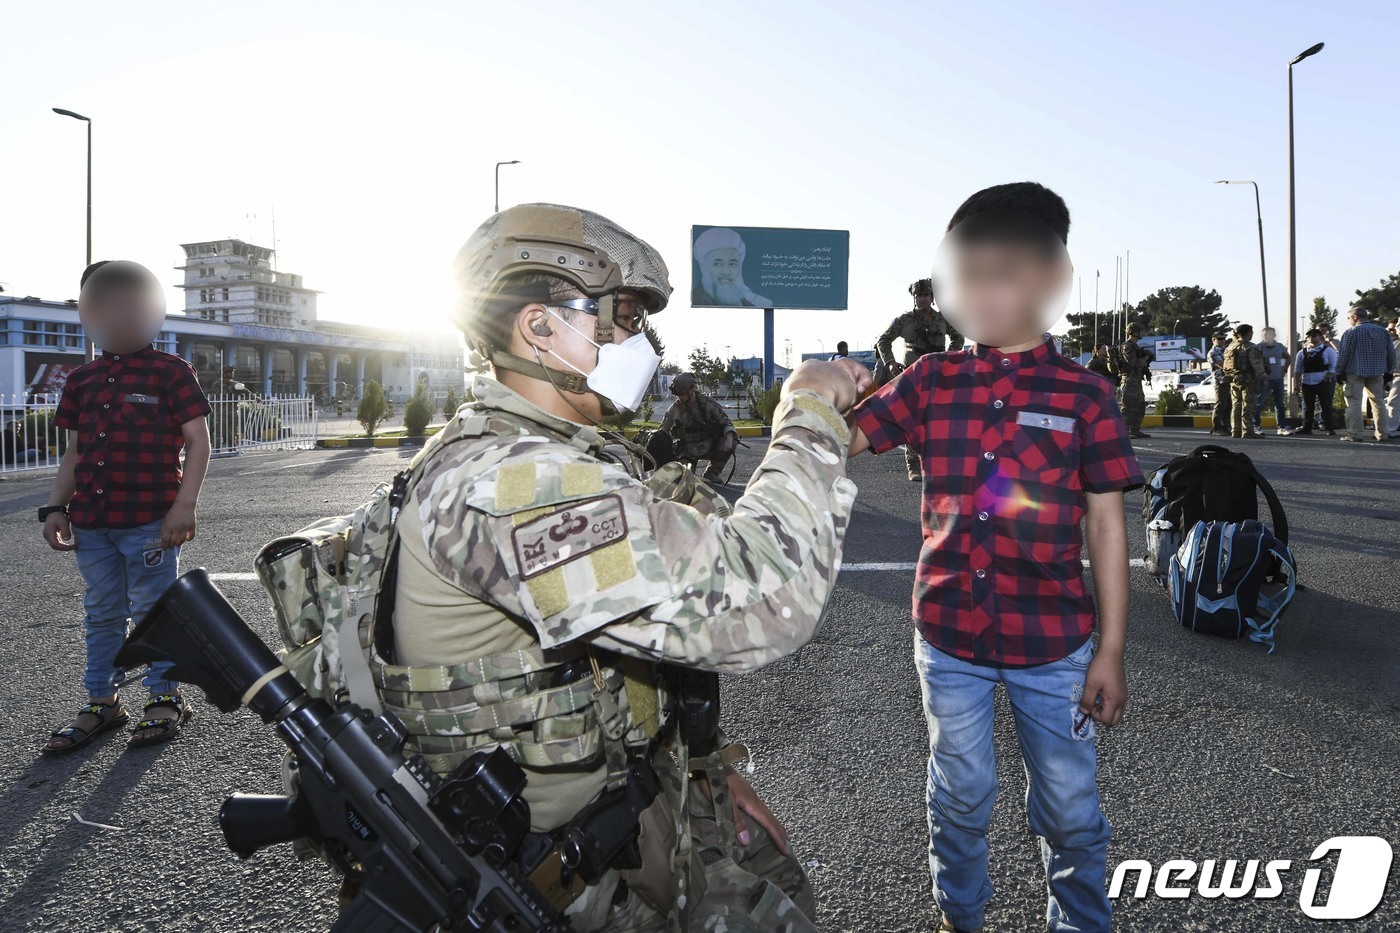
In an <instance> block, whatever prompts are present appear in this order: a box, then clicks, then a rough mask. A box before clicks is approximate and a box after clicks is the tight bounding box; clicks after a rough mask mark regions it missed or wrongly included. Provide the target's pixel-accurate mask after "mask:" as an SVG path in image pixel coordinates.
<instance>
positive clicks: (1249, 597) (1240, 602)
mask: <svg viewBox="0 0 1400 933" xmlns="http://www.w3.org/2000/svg"><path fill="white" fill-rule="evenodd" d="M1297 575H1298V565H1297V564H1296V563H1295V562H1294V560H1293V552H1292V551H1290V550H1289V549H1288V545H1287V544H1284V543H1283V542H1282V541H1280V540H1278V539H1277V538H1275V537H1274V534H1273V532H1271V531H1269V529H1268V528H1267V527H1266V526H1265V525H1262V524H1260V523H1259V522H1256V521H1252V520H1251V521H1243V522H1203V521H1202V522H1197V523H1196V525H1195V527H1193V528H1192V529H1191V531H1190V533H1188V534H1187V535H1186V540H1185V541H1183V542H1182V543H1181V549H1180V550H1178V551H1177V552H1176V555H1175V556H1174V557H1173V558H1172V561H1171V573H1170V576H1171V581H1170V586H1169V589H1170V591H1171V597H1172V612H1173V613H1174V614H1175V615H1176V619H1177V621H1178V622H1180V623H1181V624H1182V625H1184V626H1186V627H1187V628H1189V629H1191V630H1192V631H1193V632H1205V633H1206V634H1207V635H1220V636H1222V637H1225V638H1243V637H1244V636H1245V635H1248V636H1249V638H1250V640H1251V641H1257V642H1259V643H1260V644H1265V645H1268V646H1269V654H1273V653H1274V627H1275V626H1276V625H1277V624H1278V620H1279V616H1280V615H1281V614H1282V613H1283V610H1284V607H1285V606H1287V605H1288V603H1289V601H1290V600H1291V599H1292V598H1293V593H1294V590H1295V589H1296V587H1297ZM1270 576H1272V577H1273V580H1274V581H1275V584H1276V585H1275V586H1273V587H1270V588H1269V589H1270V592H1267V593H1266V592H1265V591H1264V588H1265V580H1266V578H1268V577H1270ZM1280 578H1286V579H1280Z"/></svg>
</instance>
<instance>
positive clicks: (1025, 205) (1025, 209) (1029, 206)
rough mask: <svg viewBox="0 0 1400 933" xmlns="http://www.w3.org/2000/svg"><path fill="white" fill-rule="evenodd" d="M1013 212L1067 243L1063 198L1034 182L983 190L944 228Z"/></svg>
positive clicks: (1014, 183)
mask: <svg viewBox="0 0 1400 933" xmlns="http://www.w3.org/2000/svg"><path fill="white" fill-rule="evenodd" d="M1004 211H1015V212H1017V213H1021V214H1028V215H1029V216H1031V217H1033V218H1035V219H1036V220H1038V221H1040V222H1041V223H1042V224H1044V225H1045V226H1046V227H1048V228H1049V229H1050V230H1051V232H1053V233H1054V234H1055V236H1057V237H1059V239H1060V242H1061V243H1062V244H1065V245H1068V244H1069V207H1068V206H1067V205H1066V204H1065V200H1064V198H1062V197H1060V196H1059V195H1058V194H1056V193H1055V192H1053V191H1051V190H1050V189H1049V188H1047V187H1045V186H1044V185H1042V184H1040V183H1038V182H1034V181H1017V182H1011V183H1010V184H1005V185H993V186H992V187H990V188H983V189H982V190H981V191H978V192H977V193H976V194H974V195H972V196H971V197H969V198H968V199H967V200H966V201H964V202H962V205H961V206H960V207H959V208H958V209H957V210H956V211H954V212H953V217H952V219H951V220H949V221H948V229H949V230H952V229H953V228H954V227H956V226H957V225H958V224H960V223H962V222H963V221H964V220H967V219H969V218H971V217H976V216H978V215H979V214H988V213H1001V212H1004Z"/></svg>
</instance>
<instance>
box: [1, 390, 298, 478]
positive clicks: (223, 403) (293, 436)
mask: <svg viewBox="0 0 1400 933" xmlns="http://www.w3.org/2000/svg"><path fill="white" fill-rule="evenodd" d="M209 405H210V408H211V411H210V413H209V438H210V441H211V442H212V444H213V448H214V453H215V454H216V455H224V456H229V455H232V454H236V453H242V452H244V451H252V450H307V449H310V448H312V447H315V446H316V438H317V427H318V419H317V412H316V408H315V405H314V404H313V403H312V400H311V399H309V398H300V397H298V398H256V397H253V396H240V397H229V398H215V399H210V400H209ZM57 411H58V399H57V397H47V396H28V395H21V396H0V473H18V472H21V471H25V470H50V469H56V468H57V467H58V464H59V461H60V460H61V459H62V457H63V452H64V450H65V449H66V448H67V446H68V432H66V431H63V430H60V429H59V427H58V426H57V425H56V424H54V421H53V419H54V415H55V413H56V412H57Z"/></svg>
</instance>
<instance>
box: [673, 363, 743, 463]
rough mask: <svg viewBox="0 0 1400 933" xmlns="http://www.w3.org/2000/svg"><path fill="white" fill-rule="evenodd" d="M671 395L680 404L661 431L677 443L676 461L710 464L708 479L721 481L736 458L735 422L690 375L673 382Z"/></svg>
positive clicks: (686, 374)
mask: <svg viewBox="0 0 1400 933" xmlns="http://www.w3.org/2000/svg"><path fill="white" fill-rule="evenodd" d="M671 394H672V395H674V396H675V397H676V401H675V403H674V404H673V405H672V406H671V407H670V408H669V409H668V410H667V412H666V417H664V418H662V419H661V430H663V431H665V432H666V433H667V434H669V435H670V436H671V439H672V440H673V441H674V442H675V455H676V458H677V459H679V460H683V461H686V462H688V463H698V462H699V461H701V460H706V461H708V462H709V466H708V467H706V469H705V479H706V480H709V481H710V482H714V481H716V480H718V479H719V478H720V475H721V473H722V472H723V470H724V467H725V464H727V463H728V462H729V458H730V457H732V456H734V444H735V442H736V440H737V435H736V434H735V432H734V424H733V422H731V421H730V420H729V416H728V415H726V414H725V413H724V409H723V408H721V407H720V406H719V403H718V402H716V401H715V400H714V399H712V398H710V397H709V396H708V395H701V394H700V390H699V389H697V388H696V387H695V377H694V376H692V375H691V374H690V373H681V374H680V375H678V376H676V378H675V379H674V380H672V382H671Z"/></svg>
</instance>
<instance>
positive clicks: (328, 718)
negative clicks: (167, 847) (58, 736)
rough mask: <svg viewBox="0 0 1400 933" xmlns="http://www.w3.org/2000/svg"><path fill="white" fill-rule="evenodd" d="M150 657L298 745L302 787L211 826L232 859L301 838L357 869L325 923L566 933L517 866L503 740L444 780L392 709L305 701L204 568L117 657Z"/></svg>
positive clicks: (524, 807) (515, 801)
mask: <svg viewBox="0 0 1400 933" xmlns="http://www.w3.org/2000/svg"><path fill="white" fill-rule="evenodd" d="M160 660H169V661H173V662H174V665H173V667H172V668H171V669H170V676H171V677H172V678H174V679H178V680H182V681H187V682H189V683H192V684H195V685H196V686H198V687H201V688H202V689H203V690H204V693H205V695H206V696H208V698H209V702H210V703H212V704H214V706H216V707H218V709H219V710H220V711H222V712H225V713H229V712H232V711H233V710H235V709H237V708H238V707H239V706H240V705H244V706H247V707H248V708H249V709H250V710H252V711H253V712H255V713H257V714H258V716H260V717H261V718H262V721H263V722H264V723H275V724H276V725H275V728H276V731H277V734H278V736H280V737H281V739H282V741H283V742H285V743H286V745H287V747H288V748H290V749H291V750H292V751H293V752H294V753H295V754H296V757H297V761H298V774H299V777H300V785H301V786H300V791H299V793H297V794H295V795H293V796H282V795H258V794H234V795H232V796H230V797H228V798H227V799H226V800H225V801H224V804H223V806H222V807H221V808H220V810H219V825H220V827H221V828H222V829H223V833H224V840H225V842H227V844H228V846H229V848H230V849H232V850H233V852H234V853H235V854H237V855H238V856H239V858H248V857H249V856H251V855H252V854H253V853H254V852H256V851H257V850H258V849H261V848H263V847H264V846H269V845H275V844H277V843H280V842H291V841H292V840H295V839H299V838H302V837H307V838H310V839H313V840H316V841H317V842H319V843H321V844H322V846H323V847H324V848H325V850H326V852H327V854H328V855H329V856H330V857H331V859H332V860H333V861H334V862H336V864H337V865H338V866H339V867H340V868H341V870H342V871H345V872H346V873H347V874H349V873H351V872H356V873H358V874H359V875H360V876H361V877H362V878H363V886H362V888H361V890H360V892H359V893H358V894H357V895H356V896H355V897H354V899H353V900H352V901H351V902H350V904H349V905H348V906H347V907H346V908H345V910H344V911H343V912H342V913H341V915H340V918H339V919H338V920H337V921H336V923H335V925H334V926H333V927H332V930H333V931H335V933H357V931H375V933H380V931H383V933H396V931H401V930H431V929H444V930H472V931H482V933H526V931H531V933H568V931H569V930H570V927H569V924H568V922H567V921H566V920H565V919H564V917H563V915H562V914H560V913H559V911H558V910H557V909H556V908H555V907H554V906H553V905H551V904H550V903H549V902H548V901H546V900H545V898H544V897H543V896H542V895H541V894H540V893H539V891H538V890H536V889H535V887H534V886H533V885H531V884H530V882H529V881H527V880H526V879H525V877H524V876H523V874H522V873H521V872H520V870H519V868H517V866H516V864H515V861H514V855H515V853H516V851H517V850H518V849H519V847H520V844H521V841H522V840H523V839H524V838H525V835H526V833H527V832H528V831H529V828H530V809H529V804H528V803H526V802H525V801H524V800H523V799H521V797H520V792H521V790H522V789H523V788H524V786H525V781H526V776H525V772H524V771H523V770H521V768H520V766H519V765H517V764H516V763H515V762H514V761H512V760H511V758H510V756H509V755H507V754H506V753H505V752H504V751H502V750H501V749H499V748H498V749H495V750H494V751H492V752H491V753H489V754H487V753H485V752H479V753H477V754H476V755H473V756H472V757H471V758H469V759H468V760H467V761H465V762H463V763H462V765H461V767H460V768H458V769H457V770H456V771H455V772H453V774H452V775H450V776H449V777H448V778H446V779H442V778H439V777H437V775H435V774H434V773H433V772H432V771H431V770H430V769H429V768H428V766H427V764H426V763H425V762H424V761H423V759H422V758H421V757H419V756H417V755H414V756H413V757H411V758H407V759H406V758H405V757H404V755H403V752H402V748H403V743H404V739H405V738H406V736H407V730H406V729H405V728H404V725H403V723H402V722H401V721H400V720H399V719H398V717H396V716H394V714H393V713H390V712H385V713H383V714H382V715H380V716H378V717H376V716H374V714H373V713H371V712H369V711H367V710H364V709H361V708H360V707H358V706H356V705H355V704H354V703H345V704H342V705H341V706H339V707H337V708H334V709H333V708H332V707H331V706H330V704H328V703H326V702H325V701H324V700H313V699H312V698H311V697H309V696H308V695H307V693H306V690H305V688H303V687H302V685H301V684H300V683H299V682H298V681H297V679H296V678H295V677H293V676H292V674H291V673H290V672H289V671H288V670H287V668H286V667H285V666H284V665H282V664H281V663H280V662H279V661H278V660H277V658H276V657H275V656H274V655H273V654H272V652H271V651H270V650H268V648H267V646H266V645H264V644H263V643H262V641H260V640H259V639H258V637H257V635H255V634H254V633H253V631H252V630H251V629H250V628H249V627H248V624H247V622H245V621H244V620H243V618H242V617H241V616H240V615H239V614H238V611H237V610H236V609H234V608H233V606H231V605H230V604H229V603H228V601H227V600H226V599H225V598H224V596H223V594H222V593H220V592H219V590H218V588H217V587H216V586H214V584H213V583H212V582H210V580H209V575H208V574H207V573H206V572H205V571H204V570H202V569H201V570H194V571H192V572H190V573H187V574H185V575H184V576H182V577H180V578H179V579H178V580H176V581H175V583H174V584H173V585H172V586H171V587H170V589H169V590H167V591H166V592H165V594H164V595H163V596H162V597H161V598H160V601H159V602H157V603H156V605H155V607H154V608H153V609H152V610H151V611H150V613H148V614H147V616H146V617H145V618H144V619H143V620H142V621H141V624H140V625H138V626H137V627H136V629H135V630H134V631H133V632H132V633H131V636H130V637H129V638H128V639H127V640H126V644H125V645H123V646H122V649H121V650H120V651H119V652H118V653H117V664H118V665H119V666H122V667H134V666H136V665H138V664H141V663H147V662H150V661H160Z"/></svg>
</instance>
